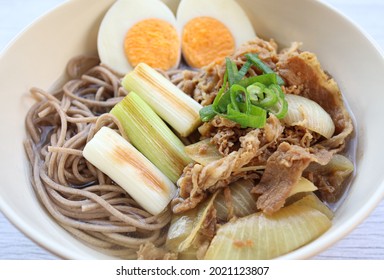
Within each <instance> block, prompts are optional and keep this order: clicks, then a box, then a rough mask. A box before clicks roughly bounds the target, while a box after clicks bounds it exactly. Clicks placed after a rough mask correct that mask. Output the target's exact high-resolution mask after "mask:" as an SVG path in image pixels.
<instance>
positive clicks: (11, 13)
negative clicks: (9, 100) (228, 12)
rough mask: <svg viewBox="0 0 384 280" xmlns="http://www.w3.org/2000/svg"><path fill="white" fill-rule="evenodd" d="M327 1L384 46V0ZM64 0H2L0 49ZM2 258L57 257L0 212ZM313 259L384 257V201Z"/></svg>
mask: <svg viewBox="0 0 384 280" xmlns="http://www.w3.org/2000/svg"><path fill="white" fill-rule="evenodd" d="M99 1H100V0H99ZM271 1H273V0H271ZM286 1H287V0H286ZM324 1H325V2H327V3H329V4H331V5H333V6H334V7H336V8H338V9H339V10H340V11H341V12H343V13H344V14H345V15H346V16H348V17H349V18H351V19H352V20H353V21H355V22H356V23H357V24H358V25H360V26H361V27H362V28H363V29H364V30H365V31H366V32H368V33H369V34H370V35H371V36H372V37H373V38H374V39H375V40H376V42H377V43H378V44H379V45H380V46H381V48H382V49H384V1H383V0H324ZM62 2H64V0H44V1H41V0H0V50H2V49H3V48H4V47H5V46H6V44H7V43H8V42H9V41H10V40H11V39H12V38H13V37H14V36H15V35H16V34H17V33H18V32H20V31H21V30H22V29H23V28H24V27H25V26H27V25H28V24H29V23H31V22H32V21H33V20H34V19H36V18H37V17H38V16H40V15H41V14H43V13H45V12H46V11H48V10H49V9H51V8H53V7H55V6H56V5H58V4H60V3H62ZM383 75H384V73H383ZM2 78H4V77H2ZM383 94H384V92H383ZM0 259H57V257H56V256H54V255H52V254H51V253H49V252H47V251H45V250H44V249H42V248H41V247H39V246H38V245H36V244H35V243H34V242H32V241H31V240H30V239H28V238H27V237H25V236H24V235H23V234H22V233H21V232H19V231H18V230H17V229H16V228H15V227H14V226H13V225H12V224H11V223H10V222H9V221H8V220H7V219H6V218H5V217H4V216H3V215H2V214H1V213H0ZM314 259H380V260H384V201H383V202H382V203H381V204H380V205H379V206H378V207H377V208H376V210H375V211H374V212H373V213H372V214H371V215H370V216H369V217H368V218H367V219H366V220H365V222H364V223H362V224H361V225H360V226H359V227H358V228H356V229H355V230H354V231H353V232H352V233H351V234H349V235H348V236H347V237H345V238H344V239H343V240H341V241H339V242H338V243H337V244H335V245H334V246H333V247H331V248H329V249H328V250H327V251H325V252H323V253H321V254H320V255H318V256H316V257H314Z"/></svg>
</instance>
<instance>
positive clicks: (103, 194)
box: [24, 57, 171, 259]
mask: <svg viewBox="0 0 384 280" xmlns="http://www.w3.org/2000/svg"><path fill="white" fill-rule="evenodd" d="M67 72H68V74H69V76H70V78H71V79H70V80H69V81H68V82H67V83H66V84H65V85H64V86H63V87H62V88H61V89H59V90H58V91H56V92H54V93H52V94H50V93H47V92H45V91H43V90H41V89H38V88H32V89H31V93H32V95H34V96H35V97H36V98H37V99H38V102H37V103H36V104H35V105H34V106H32V108H31V109H30V111H29V112H28V115H27V117H26V130H27V138H26V140H25V143H24V145H25V149H26V152H27V156H28V159H29V162H30V165H31V178H32V179H31V180H32V185H33V188H34V189H35V192H36V193H37V195H38V197H39V199H40V201H41V203H42V204H43V205H44V207H45V208H46V209H47V210H48V212H49V213H50V214H51V215H52V216H53V217H54V219H55V220H56V221H57V222H58V223H59V224H60V225H61V226H62V227H63V228H65V229H66V230H67V231H68V232H70V233H72V234H73V235H75V236H76V237H77V238H78V239H80V240H83V241H85V242H86V243H88V244H89V245H91V246H93V247H95V248H97V249H98V250H99V251H101V252H104V253H106V254H110V255H114V256H118V257H123V258H129V259H135V258H137V254H136V252H137V251H138V250H139V248H140V246H141V245H142V244H145V243H147V242H150V243H152V244H153V245H155V246H160V245H162V244H163V243H164V241H165V234H166V228H167V225H168V224H169V222H170V219H171V210H170V209H169V208H167V209H166V210H164V211H163V212H162V213H160V214H159V215H157V216H153V215H151V214H149V213H148V212H146V211H145V210H143V209H142V208H141V207H140V206H139V205H138V204H137V203H136V202H135V201H134V200H133V199H132V198H131V197H130V196H129V195H128V194H127V193H126V192H125V191H124V190H123V189H122V188H120V187H119V186H117V185H116V184H114V182H112V180H111V179H110V178H109V177H108V176H106V175H105V174H103V173H102V172H101V171H99V170H98V169H96V168H95V167H94V166H92V165H91V164H90V163H89V162H87V161H86V160H85V159H84V158H83V156H82V150H83V148H84V146H85V144H86V143H87V142H88V141H89V140H90V139H91V138H92V137H93V135H94V134H95V133H96V132H97V131H98V130H99V129H100V128H101V127H102V126H108V127H110V128H113V129H116V130H117V131H119V133H120V134H121V135H122V136H123V137H124V138H125V139H126V140H128V141H129V139H128V138H127V136H126V135H125V134H124V131H123V129H122V128H121V125H120V123H119V121H118V120H117V119H116V118H115V117H114V116H113V115H111V114H108V112H109V111H110V110H111V109H112V107H113V106H114V105H115V104H117V103H118V102H119V101H120V100H122V98H123V97H124V96H126V95H127V92H126V91H125V90H124V89H123V88H122V87H121V86H120V79H121V77H119V76H118V75H116V74H114V73H113V72H112V71H111V70H109V69H107V68H106V67H104V66H102V65H99V61H98V59H97V58H93V57H77V58H74V59H72V60H71V61H70V62H69V63H68V69H67ZM83 72H84V74H82V73H83Z"/></svg>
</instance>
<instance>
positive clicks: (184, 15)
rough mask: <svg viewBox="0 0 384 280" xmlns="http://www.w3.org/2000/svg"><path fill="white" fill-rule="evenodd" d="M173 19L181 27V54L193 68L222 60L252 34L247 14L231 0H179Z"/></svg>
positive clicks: (252, 30) (253, 35)
mask: <svg viewBox="0 0 384 280" xmlns="http://www.w3.org/2000/svg"><path fill="white" fill-rule="evenodd" d="M176 19H177V24H178V26H179V28H180V29H181V30H182V39H181V46H182V52H183V56H184V58H185V60H186V62H187V63H188V65H189V66H191V67H195V68H200V67H202V66H205V65H208V64H209V63H211V62H222V61H223V60H224V58H225V57H226V56H230V55H232V54H233V53H234V51H235V49H236V48H238V47H239V46H240V45H241V44H243V43H245V42H246V41H249V40H251V39H254V38H255V37H256V34H255V31H254V29H253V27H252V24H251V22H250V21H249V19H248V17H247V15H246V14H245V12H244V11H243V10H242V8H241V7H240V6H239V4H238V3H237V2H236V1H234V0H209V1H208V0H181V2H180V5H179V7H178V9H177V14H176Z"/></svg>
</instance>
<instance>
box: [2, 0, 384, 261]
mask: <svg viewBox="0 0 384 280" xmlns="http://www.w3.org/2000/svg"><path fill="white" fill-rule="evenodd" d="M113 2H114V1H113V0H103V1H94V0H81V1H80V0H72V1H68V2H66V3H64V4H63V5H61V6H59V7H58V8H56V9H55V10H53V11H52V12H51V13H49V14H47V15H45V16H44V17H42V18H40V19H39V20H38V21H36V22H35V23H34V24H33V25H31V26H30V27H29V28H28V29H27V30H26V31H24V32H23V33H22V34H21V35H20V36H19V37H18V38H17V39H16V40H15V41H14V42H13V44H11V45H10V46H9V48H8V49H7V50H5V52H4V53H3V54H2V55H1V56H0V77H2V79H1V81H0V88H1V93H0V94H1V97H2V103H3V105H2V109H1V111H0V116H1V117H0V120H1V132H0V133H1V134H0V136H1V138H0V139H1V145H0V155H1V160H0V172H1V176H0V178H1V179H0V180H1V181H0V210H1V211H2V212H3V213H4V214H5V216H6V217H7V218H8V219H9V220H10V221H11V222H12V223H13V224H14V225H16V227H18V228H19V229H20V230H21V231H22V232H24V233H25V234H26V235H27V236H28V237H29V238H31V239H32V240H34V241H35V242H36V243H38V244H40V245H41V246H43V247H44V248H46V249H47V250H49V251H51V252H52V253H54V254H56V255H58V256H60V257H62V258H67V259H109V258H111V257H110V256H107V255H104V254H101V253H100V252H97V251H95V250H93V249H91V248H89V247H87V246H86V245H84V244H83V243H82V242H79V241H77V240H76V239H75V238H73V237H72V236H71V235H70V234H69V233H67V232H66V231H65V230H63V229H62V228H61V227H60V226H58V225H57V224H56V223H55V221H54V220H53V219H52V218H51V217H50V216H49V215H48V214H47V213H46V211H45V210H44V209H43V208H42V207H41V205H40V203H39V202H38V200H37V199H36V196H35V194H34V192H33V189H32V188H31V186H30V182H29V178H28V166H27V162H26V157H25V154H24V149H23V146H22V141H23V139H24V137H25V130H24V118H25V115H26V112H27V110H28V109H29V107H30V106H31V104H32V103H33V101H32V99H31V98H30V97H29V96H28V89H29V88H30V87H31V86H39V87H41V88H49V87H50V86H51V85H52V83H53V81H56V80H57V79H58V78H59V77H60V76H61V75H62V74H63V72H64V68H65V65H66V63H67V61H68V60H69V59H70V58H71V57H73V56H75V55H78V54H90V53H92V54H96V36H97V30H98V25H99V23H100V21H101V19H102V17H103V14H104V13H105V11H106V9H107V8H108V7H109V6H110V5H111V4H112V3H113ZM165 2H167V3H170V4H171V5H172V6H173V7H175V3H176V2H177V0H176V1H173V0H170V1H165ZM239 2H240V4H241V5H242V6H243V7H244V8H245V10H246V11H247V13H248V15H249V17H250V18H251V20H252V22H253V24H254V27H255V29H256V31H257V33H258V34H259V35H260V36H262V37H265V38H275V39H276V40H277V41H278V42H279V43H281V44H285V45H288V44H289V43H290V42H291V41H302V42H303V43H304V45H303V49H306V50H309V51H312V52H314V53H316V54H317V56H318V58H319V60H320V62H321V63H322V65H323V67H324V68H325V69H326V70H327V71H329V72H330V73H331V74H332V75H333V76H334V78H335V79H336V81H337V82H338V83H339V85H340V87H341V90H342V92H343V93H344V95H345V97H346V99H347V100H348V102H349V105H350V107H351V110H352V112H353V113H354V115H355V118H356V120H357V130H356V132H357V137H358V151H357V174H356V176H355V178H354V180H353V183H352V186H351V189H350V192H349V193H348V195H347V197H346V199H345V201H344V203H343V204H342V205H341V207H340V208H339V209H338V210H337V212H336V215H335V218H334V221H333V226H332V227H331V229H330V230H329V231H327V232H326V233H325V234H324V235H322V236H321V237H320V238H318V239H317V240H315V241H314V242H311V243H310V244H308V245H306V246H304V247H302V248H300V249H298V250H296V251H294V252H291V253H289V254H287V255H284V256H282V257H281V258H282V259H304V258H309V257H311V256H313V255H316V254H318V253H319V252H321V251H323V250H325V249H326V248H327V247H329V246H331V245H332V244H334V243H335V242H336V241H338V240H339V239H341V238H343V237H344V236H345V235H346V234H348V233H349V232H350V231H351V230H352V229H353V228H355V227H356V226H357V225H358V224H359V223H361V222H362V220H363V219H364V218H365V217H366V216H367V215H368V214H369V213H370V212H371V211H372V210H373V209H374V207H375V206H376V205H377V204H378V203H379V202H380V201H381V199H382V198H383V196H384V183H383V182H384V172H382V171H381V170H380V168H379V167H382V166H384V149H383V148H382V146H381V144H382V140H381V139H383V138H384V130H383V129H382V124H383V123H384V116H383V114H382V112H383V109H382V105H383V104H384V94H383V93H382V74H383V73H384V59H383V54H382V53H381V52H380V51H379V50H378V49H377V48H376V47H375V45H374V44H373V43H372V42H371V41H370V40H369V39H367V37H366V36H365V35H364V33H363V32H361V31H360V29H359V28H357V27H356V26H355V25H354V24H352V23H351V22H350V21H348V20H347V19H346V18H344V17H343V16H341V15H340V14H339V13H338V12H336V11H334V10H333V9H332V8H330V7H328V6H326V5H324V4H322V3H320V2H318V1H309V0H291V1H290V4H289V5H282V2H285V1H269V0H239ZM302 11H305V13H303V12H302ZM324 19H326V20H324Z"/></svg>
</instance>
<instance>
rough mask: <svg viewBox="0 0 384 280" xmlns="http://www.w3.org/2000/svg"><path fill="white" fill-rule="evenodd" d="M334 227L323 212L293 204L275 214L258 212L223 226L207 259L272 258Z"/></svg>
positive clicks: (213, 241) (214, 239) (210, 248)
mask: <svg viewBox="0 0 384 280" xmlns="http://www.w3.org/2000/svg"><path fill="white" fill-rule="evenodd" d="M330 226H331V221H330V220H329V219H328V217H327V216H326V215H324V214H323V213H322V212H320V211H318V210H316V209H313V208H311V207H308V206H299V205H290V206H287V207H285V208H282V209H281V210H279V211H278V212H276V213H274V214H273V215H266V214H264V213H263V212H258V213H256V214H253V215H249V216H246V217H244V218H240V219H238V220H236V221H231V222H228V223H227V224H225V225H223V226H222V227H220V228H219V230H218V232H217V234H216V236H215V237H214V238H213V240H212V242H211V244H210V246H209V248H208V250H207V253H206V255H205V257H204V258H205V259H207V260H214V259H216V260H224V259H227V260H243V259H272V258H275V257H278V256H281V255H283V254H286V253H288V252H290V251H292V250H295V249H297V248H299V247H301V246H303V245H305V244H307V243H308V242H310V241H312V240H314V239H316V238H317V237H319V236H320V235H321V234H323V233H324V232H325V231H326V230H328V229H329V228H330Z"/></svg>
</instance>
